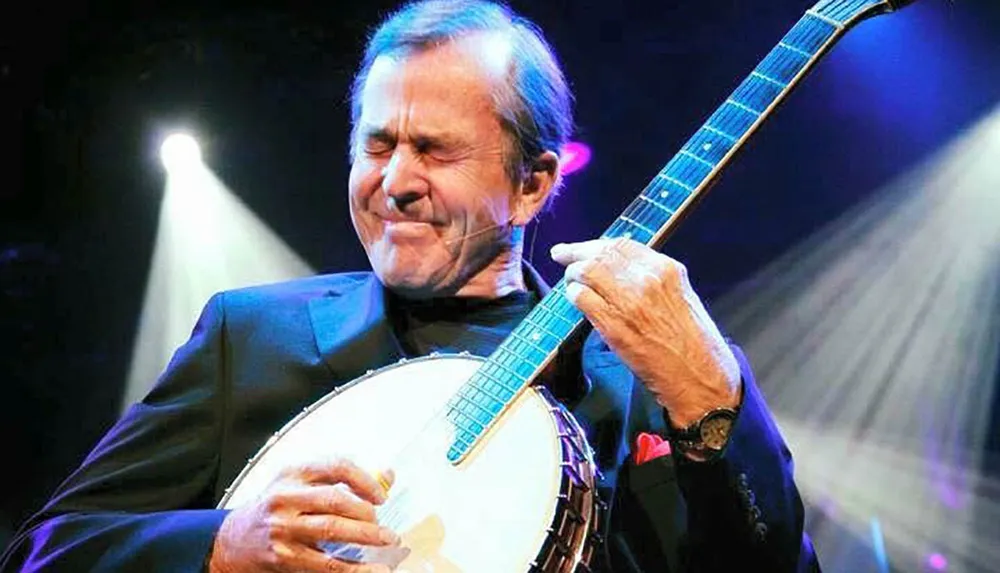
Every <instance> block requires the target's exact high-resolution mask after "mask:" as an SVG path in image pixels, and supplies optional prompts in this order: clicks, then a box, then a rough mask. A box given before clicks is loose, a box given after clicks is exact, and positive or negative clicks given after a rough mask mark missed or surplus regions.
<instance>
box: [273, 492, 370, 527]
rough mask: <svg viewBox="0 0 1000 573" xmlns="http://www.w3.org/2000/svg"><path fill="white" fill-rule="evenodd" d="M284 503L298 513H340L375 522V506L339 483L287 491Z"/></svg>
mask: <svg viewBox="0 0 1000 573" xmlns="http://www.w3.org/2000/svg"><path fill="white" fill-rule="evenodd" d="M282 505H283V507H286V508H288V509H292V510H295V511H296V513H312V514H326V515H339V516H342V517H348V518H350V519H356V520H358V521H368V522H371V523H375V506H374V505H372V504H371V503H370V502H368V501H365V500H363V499H360V498H359V497H358V496H356V495H354V494H353V493H351V492H350V491H348V490H347V489H346V488H344V487H342V486H339V485H337V486H334V485H318V486H311V487H303V488H300V489H297V490H294V491H289V492H285V493H283V494H282Z"/></svg>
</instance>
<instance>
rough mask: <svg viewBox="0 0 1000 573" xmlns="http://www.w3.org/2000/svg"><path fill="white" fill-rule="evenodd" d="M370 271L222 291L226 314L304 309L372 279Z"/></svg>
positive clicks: (220, 295)
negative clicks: (312, 302) (311, 303)
mask: <svg viewBox="0 0 1000 573" xmlns="http://www.w3.org/2000/svg"><path fill="white" fill-rule="evenodd" d="M371 277H372V273H370V272H349V273H333V274H324V275H315V276H310V277H305V278H300V279H293V280H288V281H282V282H277V283H270V284H263V285H254V286H248V287H242V288H237V289H232V290H227V291H223V292H220V293H218V294H216V295H215V297H214V298H218V299H221V301H222V302H221V304H222V306H223V307H224V308H225V311H226V314H227V315H231V314H233V313H241V312H247V311H251V312H260V311H261V310H263V309H276V308H289V307H300V306H305V305H307V304H308V303H309V301H310V300H312V299H315V298H318V297H322V296H327V295H330V294H339V293H341V292H344V291H347V290H351V289H352V288H356V287H357V286H360V285H361V284H363V283H365V282H366V281H368V280H370V279H371Z"/></svg>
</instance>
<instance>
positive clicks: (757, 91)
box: [730, 74, 784, 111]
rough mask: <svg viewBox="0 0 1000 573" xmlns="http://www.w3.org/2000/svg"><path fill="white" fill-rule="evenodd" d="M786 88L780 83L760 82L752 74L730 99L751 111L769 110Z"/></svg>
mask: <svg viewBox="0 0 1000 573" xmlns="http://www.w3.org/2000/svg"><path fill="white" fill-rule="evenodd" d="M783 92H784V88H782V87H780V84H779V83H775V82H768V81H764V80H760V79H758V78H757V77H755V76H753V75H752V74H751V76H750V77H748V78H747V79H745V80H743V83H741V84H740V85H739V87H737V88H736V90H735V91H734V92H733V95H732V97H731V98H730V99H732V100H735V101H737V102H740V103H742V104H743V105H745V106H747V107H749V108H750V109H751V110H754V111H756V110H767V109H768V108H770V107H771V105H773V104H774V102H775V101H777V100H778V98H780V97H781V94H782V93H783Z"/></svg>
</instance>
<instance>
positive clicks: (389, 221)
mask: <svg viewBox="0 0 1000 573" xmlns="http://www.w3.org/2000/svg"><path fill="white" fill-rule="evenodd" d="M382 226H383V228H384V229H385V234H386V235H387V236H388V237H391V238H400V239H402V238H410V237H418V236H423V235H425V234H427V233H428V232H431V231H433V228H434V225H433V224H431V223H428V222H425V221H413V220H409V219H394V218H383V219H382Z"/></svg>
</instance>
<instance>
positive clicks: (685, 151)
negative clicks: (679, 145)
mask: <svg viewBox="0 0 1000 573" xmlns="http://www.w3.org/2000/svg"><path fill="white" fill-rule="evenodd" d="M681 154H682V155H686V156H687V157H690V158H691V159H694V160H695V161H700V162H702V163H704V164H705V165H708V167H709V168H711V169H715V164H714V163H712V162H711V161H708V160H707V159H702V158H701V157H698V156H697V155H695V154H694V153H691V152H690V151H688V150H686V149H682V150H681Z"/></svg>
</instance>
